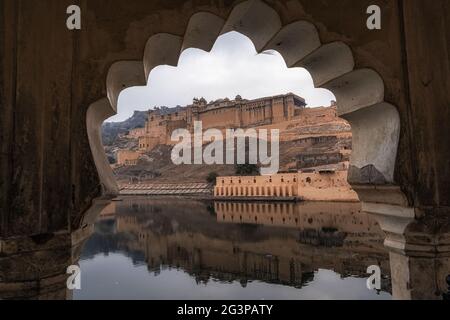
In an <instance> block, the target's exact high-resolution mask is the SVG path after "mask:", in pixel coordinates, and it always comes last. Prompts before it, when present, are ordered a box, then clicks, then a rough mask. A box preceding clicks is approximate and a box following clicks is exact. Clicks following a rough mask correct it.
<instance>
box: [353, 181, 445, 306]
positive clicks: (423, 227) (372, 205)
mask: <svg viewBox="0 0 450 320" xmlns="http://www.w3.org/2000/svg"><path fill="white" fill-rule="evenodd" d="M355 189H356V190H357V191H358V194H359V196H360V198H361V200H362V210H363V211H364V212H366V213H368V214H370V215H372V216H374V218H375V219H377V221H378V222H379V224H380V226H381V228H382V230H383V231H384V232H385V233H386V239H385V247H386V248H387V249H388V250H389V255H390V265H391V277H392V294H393V298H394V299H402V300H416V299H427V300H430V299H432V300H434V299H442V296H443V294H444V293H445V292H446V289H447V285H446V277H447V275H448V274H450V214H449V213H448V212H443V210H444V209H439V208H431V209H427V210H425V211H424V210H423V209H419V208H412V207H408V204H407V202H406V198H405V197H404V195H403V193H402V192H401V191H400V189H399V188H398V187H394V186H378V187H374V186H371V187H369V186H359V187H355Z"/></svg>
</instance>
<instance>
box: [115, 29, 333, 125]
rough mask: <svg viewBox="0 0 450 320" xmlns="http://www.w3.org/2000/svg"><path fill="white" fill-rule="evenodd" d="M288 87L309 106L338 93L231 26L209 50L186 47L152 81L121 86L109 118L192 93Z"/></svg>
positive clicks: (181, 101)
mask: <svg viewBox="0 0 450 320" xmlns="http://www.w3.org/2000/svg"><path fill="white" fill-rule="evenodd" d="M288 92H293V93H295V94H297V95H299V96H301V97H304V98H305V99H306V102H307V103H308V105H309V107H319V106H329V105H330V102H331V101H332V100H334V99H335V98H334V96H333V94H332V93H331V92H329V91H328V90H325V89H315V88H314V85H313V81H312V79H311V76H310V75H309V73H308V72H307V71H306V70H305V69H301V68H292V69H288V68H287V67H286V64H285V62H284V60H283V58H282V57H281V55H280V54H278V53H277V52H274V51H271V52H267V53H263V54H257V52H256V50H255V47H254V45H253V43H252V42H251V41H250V40H249V39H248V38H247V37H245V36H244V35H241V34H239V33H236V32H231V33H228V34H225V35H223V36H221V37H220V38H219V39H218V40H217V42H216V44H215V45H214V48H213V49H212V51H211V52H210V53H208V52H205V51H202V50H199V49H188V50H186V51H184V52H183V54H182V55H181V57H180V61H179V64H178V67H170V66H159V67H157V68H155V69H154V70H153V71H152V73H151V74H150V79H149V83H148V86H146V87H133V88H129V89H127V90H125V91H123V92H122V94H121V95H120V97H119V105H118V112H119V113H118V115H117V116H114V117H113V118H110V119H108V120H107V121H110V122H111V121H113V122H114V121H123V120H125V119H127V118H129V117H130V116H131V115H132V114H133V112H134V111H135V110H141V111H144V110H149V109H153V108H154V107H155V106H167V107H175V106H177V105H181V106H185V105H188V104H191V103H192V100H193V98H194V97H199V98H200V97H204V98H205V99H206V100H207V101H211V100H217V99H221V98H226V97H228V98H230V99H234V97H236V95H238V94H239V95H241V96H242V97H243V98H244V99H256V98H261V97H265V96H271V95H277V94H284V93H288Z"/></svg>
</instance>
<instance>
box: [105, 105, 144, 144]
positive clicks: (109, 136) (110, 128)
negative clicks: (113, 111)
mask: <svg viewBox="0 0 450 320" xmlns="http://www.w3.org/2000/svg"><path fill="white" fill-rule="evenodd" d="M147 114H148V113H147V111H135V112H134V114H133V116H131V117H130V118H128V119H127V120H125V121H122V122H105V123H104V124H103V126H102V139H103V145H105V146H111V145H113V144H114V143H115V141H116V139H117V137H118V135H119V134H124V133H127V132H128V131H130V130H132V129H135V128H143V127H144V126H145V121H146V120H147Z"/></svg>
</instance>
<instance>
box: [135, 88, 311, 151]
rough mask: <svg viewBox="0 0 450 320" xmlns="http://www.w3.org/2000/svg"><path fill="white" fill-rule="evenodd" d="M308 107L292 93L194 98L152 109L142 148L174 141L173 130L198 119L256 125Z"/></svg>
mask: <svg viewBox="0 0 450 320" xmlns="http://www.w3.org/2000/svg"><path fill="white" fill-rule="evenodd" d="M305 107H306V102H305V99H303V98H301V97H299V96H297V95H295V94H293V93H289V94H285V95H278V96H272V97H266V98H260V99H256V100H246V99H242V97H241V96H237V97H236V98H235V99H234V100H229V99H227V98H226V99H220V100H216V101H212V102H210V103H208V102H207V101H206V100H205V99H204V98H201V99H194V102H193V104H192V105H189V106H186V107H182V108H180V109H179V110H178V111H176V112H173V113H168V114H166V113H164V112H161V109H159V108H157V109H156V110H152V111H149V114H148V120H147V122H146V124H145V130H144V131H145V134H143V135H142V136H141V137H139V150H141V151H144V152H147V151H151V150H152V149H154V148H155V147H156V146H157V145H159V144H167V145H170V144H172V141H171V135H172V132H173V131H174V130H176V129H182V128H183V129H188V130H190V131H193V129H194V128H193V127H194V122H196V121H201V122H202V125H203V129H204V130H207V129H210V128H217V129H232V128H248V127H257V126H263V125H271V124H276V123H280V122H284V121H289V120H291V119H293V118H295V117H299V116H300V112H301V110H302V109H304V108H305ZM141 132H142V131H141Z"/></svg>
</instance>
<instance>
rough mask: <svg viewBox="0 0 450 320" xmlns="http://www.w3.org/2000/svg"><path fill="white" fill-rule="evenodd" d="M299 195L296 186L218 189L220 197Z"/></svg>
mask: <svg viewBox="0 0 450 320" xmlns="http://www.w3.org/2000/svg"><path fill="white" fill-rule="evenodd" d="M296 195H297V192H296V188H295V186H289V185H287V186H267V187H264V186H256V187H254V186H247V187H244V186H240V187H237V186H226V187H217V188H216V196H218V197H294V196H296Z"/></svg>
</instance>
